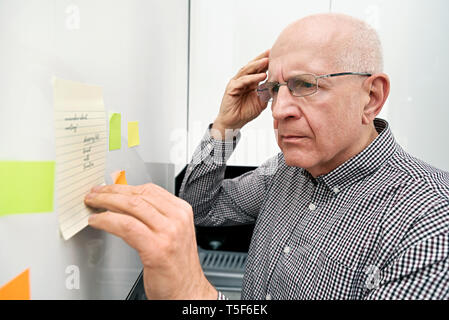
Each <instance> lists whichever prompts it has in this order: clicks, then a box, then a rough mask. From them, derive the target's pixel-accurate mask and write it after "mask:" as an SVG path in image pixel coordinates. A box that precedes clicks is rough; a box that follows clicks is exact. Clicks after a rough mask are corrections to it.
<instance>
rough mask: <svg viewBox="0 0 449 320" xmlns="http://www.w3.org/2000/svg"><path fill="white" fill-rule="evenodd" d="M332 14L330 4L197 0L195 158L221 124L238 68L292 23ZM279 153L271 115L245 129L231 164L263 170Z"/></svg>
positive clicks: (192, 106)
mask: <svg viewBox="0 0 449 320" xmlns="http://www.w3.org/2000/svg"><path fill="white" fill-rule="evenodd" d="M328 10H329V1H328V0H319V1H304V0H280V1H268V0H245V1H239V0H230V1H217V0H212V1H211V0H192V5H191V31H190V41H191V43H190V48H191V49H190V99H189V146H188V150H189V159H190V158H191V156H192V154H193V152H194V150H195V148H196V146H197V145H198V143H199V141H200V139H201V137H202V136H203V134H204V132H205V131H206V129H207V126H208V125H209V124H210V123H212V122H213V121H214V120H215V117H216V116H217V114H218V110H219V108H220V104H221V99H222V98H223V94H224V90H225V88H226V85H227V83H228V82H229V80H230V79H231V78H232V77H233V76H234V75H235V74H236V73H237V72H238V70H239V69H240V68H241V67H242V66H244V65H245V64H247V63H248V62H249V61H250V60H252V59H253V58H255V57H256V56H258V55H259V54H260V53H262V52H263V51H265V50H267V49H269V48H271V47H272V45H273V43H274V41H275V40H276V38H277V36H278V34H279V33H280V31H281V30H282V29H283V28H285V27H286V26H287V25H288V24H289V23H290V22H293V21H294V20H296V19H298V18H301V17H304V16H307V15H309V14H313V13H318V12H325V11H328ZM267 110H269V108H268V109H267ZM278 152H279V148H278V146H277V144H276V140H275V137H274V133H273V123H272V118H271V113H270V112H269V111H267V112H264V113H263V114H262V115H261V117H260V118H258V119H256V120H255V121H254V122H252V123H250V124H248V125H247V126H246V127H245V128H243V130H242V140H241V141H240V143H239V146H238V147H237V150H236V151H235V153H234V154H233V156H232V157H231V159H230V161H229V162H228V164H230V165H253V166H258V165H260V164H261V163H262V162H263V161H265V160H266V159H268V158H270V157H271V156H273V155H275V154H276V153H278Z"/></svg>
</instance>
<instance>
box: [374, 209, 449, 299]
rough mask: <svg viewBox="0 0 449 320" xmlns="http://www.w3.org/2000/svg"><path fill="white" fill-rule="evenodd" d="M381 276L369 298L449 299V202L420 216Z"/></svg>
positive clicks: (379, 275) (381, 272)
mask: <svg viewBox="0 0 449 320" xmlns="http://www.w3.org/2000/svg"><path fill="white" fill-rule="evenodd" d="M377 276H378V279H379V281H378V282H379V285H378V286H377V288H374V290H372V291H371V292H370V293H369V294H368V296H367V299H370V300H371V299H373V300H441V299H444V300H447V299H449V206H448V205H447V204H446V205H443V206H440V207H439V208H436V209H435V208H434V210H432V211H431V212H429V213H428V214H426V215H425V217H423V218H422V219H419V221H417V222H416V224H415V225H414V226H413V227H412V228H411V229H410V231H409V232H408V234H407V236H406V237H405V238H404V239H403V241H402V242H401V245H400V246H399V247H398V250H397V252H396V254H395V256H394V257H393V258H392V259H391V262H390V263H388V265H387V266H386V267H385V268H383V270H381V271H380V272H379V274H378V275H377ZM374 278H375V275H374ZM374 282H375V281H374ZM374 284H375V283H374Z"/></svg>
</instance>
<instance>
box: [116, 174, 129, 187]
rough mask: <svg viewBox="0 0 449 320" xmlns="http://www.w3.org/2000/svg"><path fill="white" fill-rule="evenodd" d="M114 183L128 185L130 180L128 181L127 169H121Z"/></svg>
mask: <svg viewBox="0 0 449 320" xmlns="http://www.w3.org/2000/svg"><path fill="white" fill-rule="evenodd" d="M114 184H124V185H127V184H128V182H127V181H126V173H125V171H120V172H119V174H118V175H117V177H116V178H115V181H114Z"/></svg>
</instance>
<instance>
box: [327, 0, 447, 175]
mask: <svg viewBox="0 0 449 320" xmlns="http://www.w3.org/2000/svg"><path fill="white" fill-rule="evenodd" d="M332 10H333V11H334V12H341V13H347V14H350V15H353V16H355V17H358V18H361V19H364V20H365V21H367V22H369V23H370V24H371V25H372V26H373V27H375V28H376V29H377V30H378V32H379V34H380V37H381V40H382V42H383V45H384V56H385V72H386V73H387V74H388V75H389V76H390V77H391V82H392V84H391V95H390V98H389V100H388V106H387V108H386V110H385V112H384V113H383V116H384V117H385V118H386V119H387V120H389V121H390V124H391V127H392V130H393V133H394V134H395V137H396V138H397V140H398V141H399V143H400V144H401V145H402V146H403V147H404V148H405V149H406V150H407V151H408V152H410V153H411V154H413V155H415V156H416V157H418V158H420V159H422V160H424V161H426V162H428V163H430V164H432V165H434V166H437V167H439V168H442V169H444V170H449V148H448V147H447V146H448V143H447V141H448V140H449V125H448V124H449V122H448V121H449V106H448V99H447V96H446V94H447V84H448V79H447V74H448V73H449V60H448V59H447V57H448V56H449V42H448V40H447V33H448V31H449V2H448V1H444V0H430V1H427V2H422V1H418V0H411V1H401V0H388V1H387V0H370V1H367V2H365V1H353V0H333V1H332Z"/></svg>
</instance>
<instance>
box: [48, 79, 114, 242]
mask: <svg viewBox="0 0 449 320" xmlns="http://www.w3.org/2000/svg"><path fill="white" fill-rule="evenodd" d="M53 88H54V104H55V144H56V193H57V195H56V208H57V212H58V219H59V227H60V230H61V233H62V236H63V237H64V239H65V240H68V239H70V238H71V237H72V236H74V235H75V234H76V233H78V232H79V231H81V230H82V229H84V228H85V227H86V226H87V225H88V218H89V216H90V215H91V214H92V213H93V212H94V211H93V210H92V209H90V208H88V207H86V205H85V204H84V197H85V195H86V194H87V193H88V192H89V191H90V189H91V188H92V187H93V186H96V185H101V184H104V170H105V162H106V151H107V141H108V139H107V132H106V113H105V110H104V103H103V90H102V88H101V87H98V86H91V85H86V84H82V83H77V82H73V81H68V80H62V79H54V82H53Z"/></svg>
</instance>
